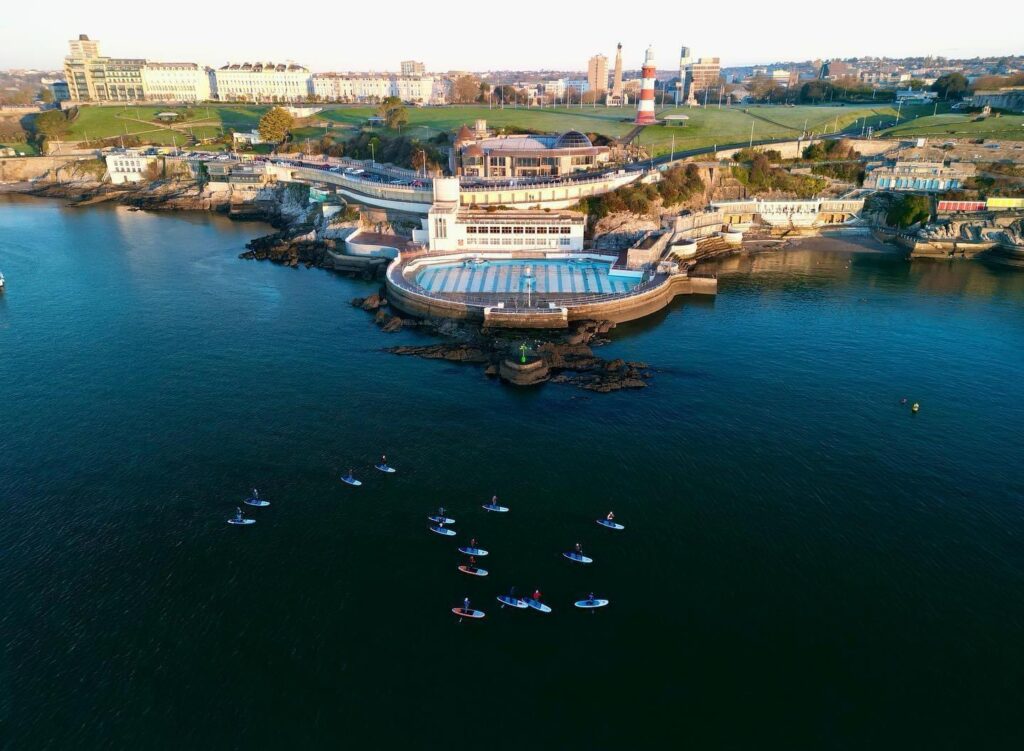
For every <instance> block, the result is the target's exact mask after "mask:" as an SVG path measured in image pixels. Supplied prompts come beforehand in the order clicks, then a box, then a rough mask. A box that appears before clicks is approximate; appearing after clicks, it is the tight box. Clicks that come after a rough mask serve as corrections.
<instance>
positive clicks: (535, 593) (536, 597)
mask: <svg viewBox="0 0 1024 751" xmlns="http://www.w3.org/2000/svg"><path fill="white" fill-rule="evenodd" d="M540 598H541V593H540V590H539V589H535V590H533V599H534V600H536V601H537V602H540Z"/></svg>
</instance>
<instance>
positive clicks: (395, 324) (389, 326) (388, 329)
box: [380, 316, 402, 334]
mask: <svg viewBox="0 0 1024 751" xmlns="http://www.w3.org/2000/svg"><path fill="white" fill-rule="evenodd" d="M401 328H402V319H401V318H399V317H398V316H391V318H389V319H388V320H387V322H386V323H385V324H384V325H383V326H381V327H380V330H381V331H383V332H384V333H385V334H393V333H395V332H396V331H400V330H401Z"/></svg>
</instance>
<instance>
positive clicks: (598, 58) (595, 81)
mask: <svg viewBox="0 0 1024 751" xmlns="http://www.w3.org/2000/svg"><path fill="white" fill-rule="evenodd" d="M587 84H588V86H589V87H590V91H593V92H594V94H595V96H601V95H602V94H604V93H605V92H606V91H607V90H608V58H607V57H606V56H605V55H601V54H597V55H594V56H593V57H592V58H590V60H589V61H588V62H587Z"/></svg>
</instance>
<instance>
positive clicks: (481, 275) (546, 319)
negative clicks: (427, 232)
mask: <svg viewBox="0 0 1024 751" xmlns="http://www.w3.org/2000/svg"><path fill="white" fill-rule="evenodd" d="M617 260H618V257H617V256H611V255H603V254H601V253H548V254H515V253H507V254H497V253H471V252H466V253H458V254H441V255H430V254H416V253H409V254H404V253H403V254H402V255H401V256H399V258H398V259H396V260H395V261H393V262H392V263H391V265H390V266H388V270H387V274H386V277H385V278H386V283H387V288H388V290H387V291H388V301H389V302H390V303H391V304H392V305H393V306H395V307H396V308H398V309H400V310H402V311H403V312H405V313H407V314H410V315H413V316H417V317H426V318H460V319H469V320H481V321H483V322H484V325H485V326H494V327H506V328H565V327H566V326H568V325H569V324H570V323H571V322H573V321H582V320H609V321H614V322H616V323H621V322H623V321H630V320H633V319H635V318H640V317H643V316H645V315H650V314H651V313H654V312H655V311H657V310H660V309H661V308H664V307H665V306H666V305H667V304H668V303H669V302H670V301H671V300H672V299H673V298H674V297H675V296H676V295H680V294H710V295H713V294H715V291H716V290H717V280H715V279H714V278H703V279H696V278H690V277H689V276H688V275H687V273H685V272H684V271H681V270H680V268H679V265H678V264H676V263H672V262H662V263H659V264H657V265H656V266H654V267H648V268H645V269H643V270H641V269H635V270H634V269H622V268H616V267H615V262H616V261H617Z"/></svg>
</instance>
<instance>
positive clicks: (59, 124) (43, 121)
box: [35, 110, 70, 138]
mask: <svg viewBox="0 0 1024 751" xmlns="http://www.w3.org/2000/svg"><path fill="white" fill-rule="evenodd" d="M69 127H70V126H69V125H68V119H67V116H66V115H65V114H64V113H63V112H61V111H60V110H47V111H46V112H42V113H40V114H38V115H36V120H35V131H36V133H38V134H39V135H41V136H43V137H45V138H58V137H60V136H62V135H64V134H65V133H67V132H68V128H69Z"/></svg>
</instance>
